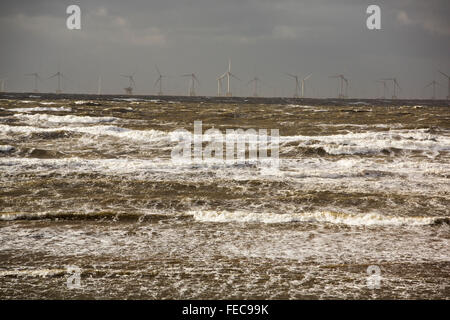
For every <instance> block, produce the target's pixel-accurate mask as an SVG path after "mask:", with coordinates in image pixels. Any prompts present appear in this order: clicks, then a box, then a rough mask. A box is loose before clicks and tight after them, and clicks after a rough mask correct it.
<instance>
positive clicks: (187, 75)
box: [182, 73, 200, 97]
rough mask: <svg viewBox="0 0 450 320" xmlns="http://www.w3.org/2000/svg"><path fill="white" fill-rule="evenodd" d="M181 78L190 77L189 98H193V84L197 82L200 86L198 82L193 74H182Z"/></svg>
mask: <svg viewBox="0 0 450 320" xmlns="http://www.w3.org/2000/svg"><path fill="white" fill-rule="evenodd" d="M182 77H190V78H191V79H190V81H189V83H190V85H189V96H191V97H194V96H195V82H197V84H198V85H200V81H198V78H197V76H196V75H195V73H187V74H183V75H182Z"/></svg>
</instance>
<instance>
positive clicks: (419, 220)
mask: <svg viewBox="0 0 450 320" xmlns="http://www.w3.org/2000/svg"><path fill="white" fill-rule="evenodd" d="M190 214H191V215H192V216H193V217H194V219H195V220H197V221H200V222H244V223H289V222H320V223H331V224H343V225H350V226H424V225H434V224H440V223H450V218H449V217H394V216H384V215H381V214H377V213H367V214H358V215H357V214H350V213H343V212H332V211H315V212H302V213H285V214H277V213H258V212H246V211H232V212H230V211H220V212H219V211H193V212H190Z"/></svg>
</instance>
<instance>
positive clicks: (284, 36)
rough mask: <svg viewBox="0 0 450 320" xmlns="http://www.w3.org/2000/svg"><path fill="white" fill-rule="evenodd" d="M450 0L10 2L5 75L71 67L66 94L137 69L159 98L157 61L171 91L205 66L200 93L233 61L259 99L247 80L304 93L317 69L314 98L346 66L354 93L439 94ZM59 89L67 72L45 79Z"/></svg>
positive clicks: (236, 88)
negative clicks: (390, 80) (373, 9)
mask: <svg viewBox="0 0 450 320" xmlns="http://www.w3.org/2000/svg"><path fill="white" fill-rule="evenodd" d="M71 4H77V5H79V6H80V8H81V12H82V15H81V30H68V29H67V28H66V19H67V17H68V14H66V8H67V6H69V5H71ZM370 4H377V5H379V6H380V7H381V27H382V30H376V31H374V30H368V29H367V28H366V19H367V17H368V15H367V14H366V8H367V7H368V5H370ZM449 17H450V1H448V0H427V1H424V0H395V1H394V0H391V1H387V0H386V1H376V0H362V1H357V0H271V1H269V0H128V1H118V0H86V1H75V0H71V1H69V0H64V1H61V0H28V1H25V0H23V1H22V0H15V1H8V0H2V1H1V2H0V41H1V47H0V52H1V59H0V78H7V90H10V91H30V90H32V88H33V81H32V79H31V78H29V77H25V76H24V74H25V73H32V72H38V73H39V74H40V75H41V76H42V77H43V78H48V77H49V76H50V75H52V74H54V73H56V72H57V69H58V65H59V66H60V71H61V72H62V73H63V74H64V75H65V76H66V80H64V84H63V85H64V91H66V92H90V93H94V92H96V90H97V79H98V76H99V75H102V79H103V92H104V93H123V88H124V87H125V86H127V84H128V83H127V80H126V79H125V78H122V77H120V74H131V73H135V80H136V87H137V88H136V93H137V94H154V93H156V92H157V89H156V88H155V87H154V82H155V81H156V78H157V73H156V71H155V65H158V67H159V69H160V70H161V72H162V73H164V74H166V75H169V76H171V77H170V78H167V79H166V80H165V82H164V88H163V89H164V91H165V92H166V93H169V94H183V93H187V91H188V80H187V79H186V78H181V77H180V75H181V74H184V73H191V72H195V73H196V74H197V76H198V78H199V80H200V84H201V85H200V87H199V88H198V90H197V91H198V93H199V94H203V95H214V94H215V93H216V91H217V89H216V88H217V82H216V80H215V79H216V78H217V77H218V76H219V75H220V74H222V73H224V72H225V71H226V68H227V64H228V62H227V61H228V58H231V61H232V72H233V73H234V74H235V75H236V76H237V77H239V78H240V79H241V81H237V80H234V81H232V88H233V93H234V94H235V95H251V94H252V88H251V86H246V84H247V82H248V81H249V80H250V79H251V78H253V77H254V76H258V77H259V78H261V79H262V80H263V81H264V84H263V85H262V87H261V92H260V93H261V94H263V95H274V94H275V95H286V96H292V94H293V92H294V81H293V80H292V79H290V78H289V77H287V76H286V75H285V73H286V72H289V73H294V74H299V75H301V76H304V75H307V74H308V73H310V72H312V73H313V76H312V77H311V78H310V79H309V80H308V82H307V90H306V91H307V92H306V94H307V96H311V97H333V96H336V94H337V87H338V81H337V80H336V79H330V78H329V76H330V75H332V74H337V73H342V74H344V75H345V76H346V77H347V78H348V79H349V80H350V90H349V93H350V95H351V96H352V97H368V98H372V97H375V96H376V95H377V94H378V95H380V94H381V87H380V85H379V84H377V83H376V82H375V80H377V79H379V78H386V77H397V79H398V81H399V84H400V86H401V88H402V91H401V93H400V97H430V95H431V91H429V90H428V91H426V90H424V89H423V87H424V86H425V85H426V84H427V83H429V82H431V81H432V80H434V79H435V80H437V81H439V82H440V83H441V84H442V85H443V87H442V88H440V89H439V91H438V92H439V96H440V97H444V96H445V95H446V89H447V82H446V79H445V78H443V77H442V76H441V75H440V74H439V73H438V72H437V70H438V69H440V70H442V71H444V72H445V73H447V74H450V19H449ZM39 87H40V88H39V89H40V90H41V91H54V90H55V88H56V79H50V80H45V81H43V82H42V83H40V84H39Z"/></svg>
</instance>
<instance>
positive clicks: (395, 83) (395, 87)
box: [381, 78, 401, 99]
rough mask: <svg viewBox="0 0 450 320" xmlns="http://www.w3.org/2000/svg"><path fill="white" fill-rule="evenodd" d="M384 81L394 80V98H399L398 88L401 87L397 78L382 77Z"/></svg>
mask: <svg viewBox="0 0 450 320" xmlns="http://www.w3.org/2000/svg"><path fill="white" fill-rule="evenodd" d="M381 80H383V81H392V83H393V85H394V91H393V95H392V99H397V89H398V90H399V91H400V90H401V88H400V86H399V84H398V82H397V78H387V79H381Z"/></svg>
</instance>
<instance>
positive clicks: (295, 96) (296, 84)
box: [286, 73, 300, 98]
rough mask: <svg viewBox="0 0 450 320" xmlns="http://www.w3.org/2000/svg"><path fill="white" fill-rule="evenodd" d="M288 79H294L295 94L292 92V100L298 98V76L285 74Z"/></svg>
mask: <svg viewBox="0 0 450 320" xmlns="http://www.w3.org/2000/svg"><path fill="white" fill-rule="evenodd" d="M286 74H287V75H288V76H289V77H291V78H294V79H295V92H294V98H298V90H299V89H300V85H299V82H298V76H296V75H293V74H290V73H286Z"/></svg>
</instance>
